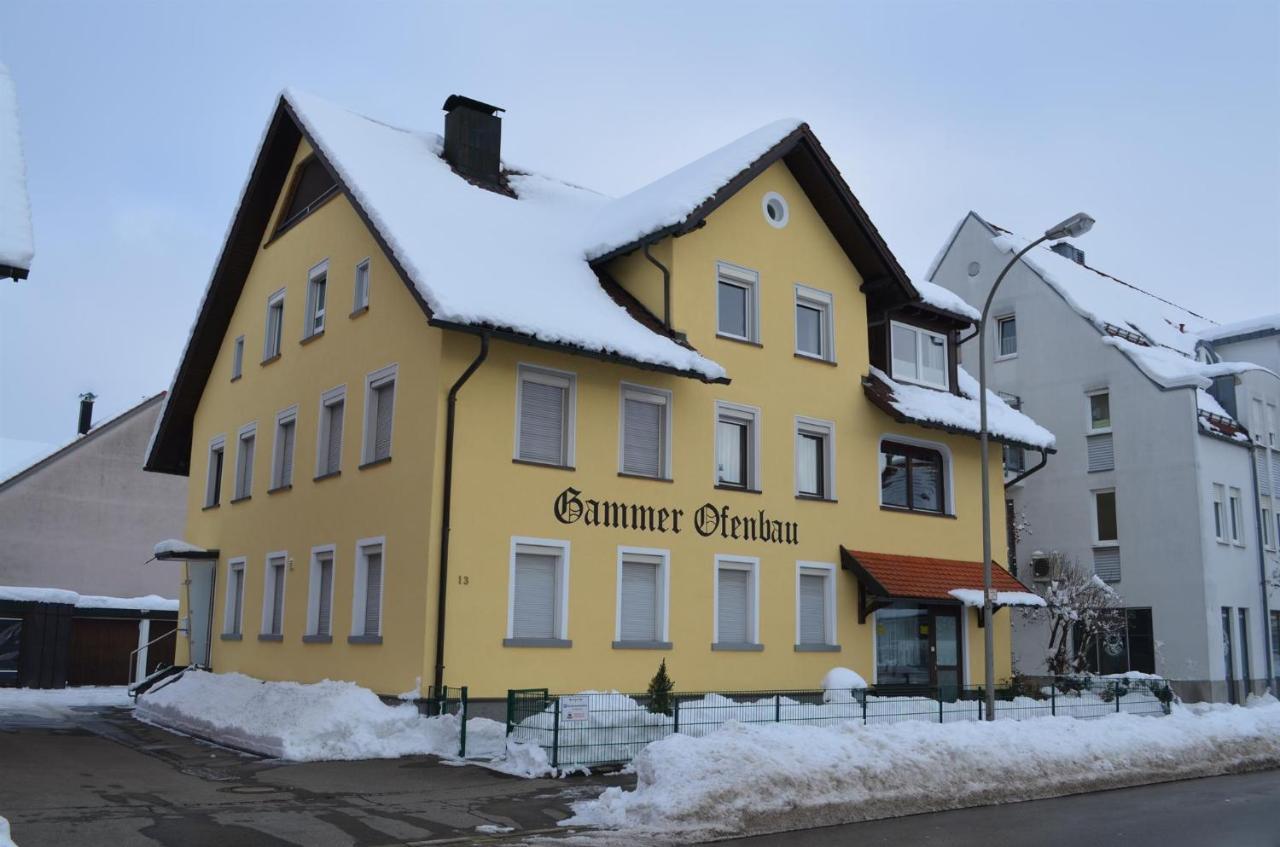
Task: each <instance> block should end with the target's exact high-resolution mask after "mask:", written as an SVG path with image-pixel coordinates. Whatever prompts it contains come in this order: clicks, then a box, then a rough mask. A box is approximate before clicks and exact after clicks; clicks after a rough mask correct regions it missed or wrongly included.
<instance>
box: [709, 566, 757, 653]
mask: <svg viewBox="0 0 1280 847" xmlns="http://www.w3.org/2000/svg"><path fill="white" fill-rule="evenodd" d="M716 597H717V601H718V603H719V615H718V620H717V627H716V630H717V631H716V639H717V640H718V641H719V642H720V643H721V644H747V643H750V641H751V620H750V613H751V574H750V573H749V572H747V571H744V570H738V569H736V568H721V569H720V579H719V585H718V586H717V589H716Z"/></svg>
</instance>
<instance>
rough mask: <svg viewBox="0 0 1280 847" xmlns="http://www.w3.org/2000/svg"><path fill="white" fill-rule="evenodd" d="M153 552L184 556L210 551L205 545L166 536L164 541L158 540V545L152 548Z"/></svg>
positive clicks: (157, 554) (162, 554)
mask: <svg viewBox="0 0 1280 847" xmlns="http://www.w3.org/2000/svg"><path fill="white" fill-rule="evenodd" d="M151 552H152V553H154V554H155V555H156V556H157V557H158V556H182V555H188V554H192V553H208V552H209V551H208V550H206V549H204V548H203V547H197V546H196V545H195V544H192V543H191V542H190V541H183V540H182V539H180V538H166V539H165V540H164V541H158V542H156V546H155V547H153V548H151Z"/></svg>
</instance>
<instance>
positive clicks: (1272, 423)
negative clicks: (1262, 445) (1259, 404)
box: [1267, 403, 1280, 447]
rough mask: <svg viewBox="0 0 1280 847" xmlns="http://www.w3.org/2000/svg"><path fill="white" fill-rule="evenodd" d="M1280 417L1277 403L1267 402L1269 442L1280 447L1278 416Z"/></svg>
mask: <svg viewBox="0 0 1280 847" xmlns="http://www.w3.org/2000/svg"><path fill="white" fill-rule="evenodd" d="M1277 417H1280V411H1277V409H1276V404H1275V403H1268V404H1267V444H1269V445H1271V446H1272V447H1280V442H1277V441H1276V418H1277Z"/></svg>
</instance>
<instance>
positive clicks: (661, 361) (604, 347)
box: [284, 89, 777, 379]
mask: <svg viewBox="0 0 1280 847" xmlns="http://www.w3.org/2000/svg"><path fill="white" fill-rule="evenodd" d="M284 98H285V100H286V101H287V102H288V103H289V105H290V106H291V107H292V108H293V111H294V113H295V114H296V115H297V117H298V119H299V120H300V121H301V122H302V124H303V126H304V127H305V129H306V131H307V134H308V135H309V136H310V137H311V139H312V140H313V141H314V142H315V144H316V145H317V146H318V147H319V148H320V151H321V152H322V154H323V155H324V157H325V159H326V160H327V161H328V162H329V163H330V164H331V165H332V166H333V167H334V169H335V170H337V172H338V174H339V176H340V177H341V179H342V181H343V183H344V184H345V185H346V186H347V188H348V189H349V190H350V191H351V193H352V194H353V195H354V197H355V198H356V200H357V201H358V202H359V203H360V205H361V207H362V208H363V209H364V210H365V212H366V213H367V214H368V215H369V216H370V218H371V219H372V222H373V225H374V226H375V227H376V228H377V229H378V231H379V232H380V233H381V234H382V236H383V237H384V238H385V239H386V241H387V244H388V246H389V247H390V249H391V252H392V253H393V254H394V255H395V258H396V259H397V261H399V263H400V265H401V266H402V267H403V268H404V269H405V271H406V272H407V273H408V274H409V276H410V277H411V279H412V282H413V283H414V285H415V286H416V288H417V290H418V292H419V294H421V296H422V298H423V299H424V300H425V301H426V303H427V305H428V306H429V307H430V309H431V312H432V316H433V318H434V319H436V320H439V321H445V322H450V323H457V324H464V325H470V326H487V327H496V328H501V329H508V330H511V331H514V332H517V333H520V334H522V335H528V336H532V337H534V338H536V339H538V340H539V341H544V342H550V343H553V344H566V345H571V346H574V347H578V348H581V349H583V350H587V351H593V352H603V353H611V354H615V355H619V356H623V357H625V358H628V359H632V360H635V361H637V362H643V363H646V364H652V365H660V366H663V367H667V368H673V369H675V370H679V371H688V372H692V373H694V374H697V375H700V376H702V377H705V378H707V379H719V378H722V377H724V376H725V371H724V368H722V367H721V366H720V365H719V364H717V363H715V362H713V361H711V360H710V359H708V358H706V357H705V356H702V355H700V354H699V353H697V352H696V351H694V350H691V349H689V348H687V347H684V346H682V345H680V344H677V343H676V342H675V341H673V340H672V339H671V338H668V337H666V336H664V335H661V334H659V333H657V332H654V331H653V330H651V329H649V328H648V327H646V326H644V325H643V324H642V323H640V321H638V320H637V319H636V318H634V317H632V316H631V314H629V313H628V312H627V310H626V309H624V308H623V307H622V306H620V305H618V303H616V302H615V301H614V300H613V298H612V297H610V296H609V294H608V292H607V291H606V290H605V289H604V288H603V287H602V286H601V285H600V280H599V278H598V277H597V276H596V274H595V272H594V271H593V270H592V269H591V266H590V264H588V258H589V256H588V253H587V249H586V247H587V244H595V245H598V244H600V243H602V242H601V236H598V235H597V236H592V237H588V235H587V234H588V233H589V232H593V231H594V230H595V227H596V225H597V224H596V222H597V221H599V220H601V219H609V220H614V221H615V224H614V227H615V228H614V229H613V230H611V232H612V233H615V234H618V235H619V237H621V236H622V235H625V233H627V232H631V231H633V230H638V229H643V228H644V227H645V226H646V225H648V226H651V227H653V228H657V227H658V226H660V222H661V221H664V220H666V217H664V216H669V215H670V214H674V213H675V210H678V209H680V208H684V204H685V203H687V202H691V200H692V198H693V197H694V195H696V194H697V193H698V192H700V191H702V190H703V189H704V188H705V187H706V186H709V185H712V184H713V183H714V182H715V179H716V178H719V177H720V176H721V175H723V174H724V173H725V172H727V171H728V170H729V169H730V168H732V167H733V165H734V163H735V162H736V163H737V170H738V171H740V170H742V169H743V168H745V167H746V166H747V165H749V164H750V163H751V161H753V160H754V159H755V158H758V157H759V155H760V154H761V153H762V152H763V151H762V150H760V149H759V148H760V145H761V144H764V143H766V140H767V139H769V138H773V141H775V142H776V140H777V138H776V137H774V136H775V135H776V132H777V130H771V131H770V132H767V133H764V134H763V135H761V134H760V133H753V134H752V135H751V136H748V137H747V138H748V139H753V141H752V143H750V144H747V145H745V146H741V147H740V146H736V145H739V144H741V141H740V142H736V143H735V144H731V145H729V146H728V147H727V148H723V149H722V150H720V151H717V152H716V153H713V154H711V156H709V157H707V159H711V160H713V161H714V162H715V163H716V167H715V168H714V169H713V168H695V171H694V175H693V176H691V177H690V178H689V179H687V180H677V181H676V183H675V184H674V185H673V188H679V189H681V192H682V193H681V194H678V195H674V196H673V197H672V198H670V199H669V200H668V202H667V203H666V204H664V203H661V202H657V201H656V200H654V201H652V202H644V201H643V198H641V200H640V201H631V202H626V203H624V211H623V212H620V213H617V214H613V215H611V214H610V211H609V210H610V207H611V206H612V202H611V201H610V200H609V198H607V197H605V196H604V195H601V194H597V193H596V192H594V191H589V190H587V189H584V188H579V187H577V186H573V185H569V184H567V183H564V182H560V181H558V180H555V179H552V178H549V177H546V176H542V175H540V174H533V173H514V172H512V173H509V174H508V185H509V186H510V188H511V189H512V190H513V191H514V192H515V194H516V198H515V199H513V198H511V197H508V196H505V195H502V194H499V193H497V192H493V191H486V190H482V189H478V188H476V187H475V186H474V185H472V184H471V183H469V182H467V181H466V180H464V179H461V178H460V177H458V176H457V174H455V173H454V172H453V170H452V169H451V168H450V167H449V164H448V163H447V162H445V160H444V159H443V158H442V157H441V152H442V150H443V140H442V139H441V138H440V136H438V135H436V134H434V133H427V132H418V131H414V130H408V129H401V128H398V127H393V126H390V125H388V124H385V123H382V122H380V121H376V120H373V119H371V118H367V117H364V116H362V115H358V114H355V113H354V112H349V111H347V110H346V109H343V108H341V107H339V106H335V105H333V104H332V103H329V102H327V101H325V100H322V99H320V98H318V97H314V96H312V95H309V94H304V93H302V92H298V91H295V90H293V89H288V90H286V91H285V92H284ZM771 126H773V125H771ZM766 129H767V128H766ZM761 132H763V131H761ZM766 149H767V148H766ZM726 151H728V152H726ZM744 157H746V158H744ZM701 161H706V159H704V160H701ZM698 164H699V163H695V165H698ZM691 167H693V166H691ZM736 172H737V171H735V173H736ZM680 173H682V171H677V172H676V174H673V175H672V176H677V175H679V174H680ZM730 176H732V174H730ZM694 177H696V178H694ZM728 178H729V177H724V179H725V180H727V179H728ZM659 182H662V180H659ZM655 185H657V183H655ZM719 187H720V186H719V185H715V186H714V187H712V189H711V190H712V191H714V190H715V189H716V188H719ZM649 188H653V186H650V187H649ZM647 190H648V189H641V190H640V192H637V194H644V192H646V191H647ZM633 196H634V195H633ZM654 216H658V217H654ZM477 221H483V222H484V225H483V226H477V225H476V224H477Z"/></svg>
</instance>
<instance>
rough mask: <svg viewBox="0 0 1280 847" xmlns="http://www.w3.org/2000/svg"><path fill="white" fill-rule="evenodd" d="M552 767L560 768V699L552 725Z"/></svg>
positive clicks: (557, 699)
mask: <svg viewBox="0 0 1280 847" xmlns="http://www.w3.org/2000/svg"><path fill="white" fill-rule="evenodd" d="M551 767H553V768H558V767H560V698H559V697H557V698H556V710H555V723H553V724H552V725H551Z"/></svg>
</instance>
